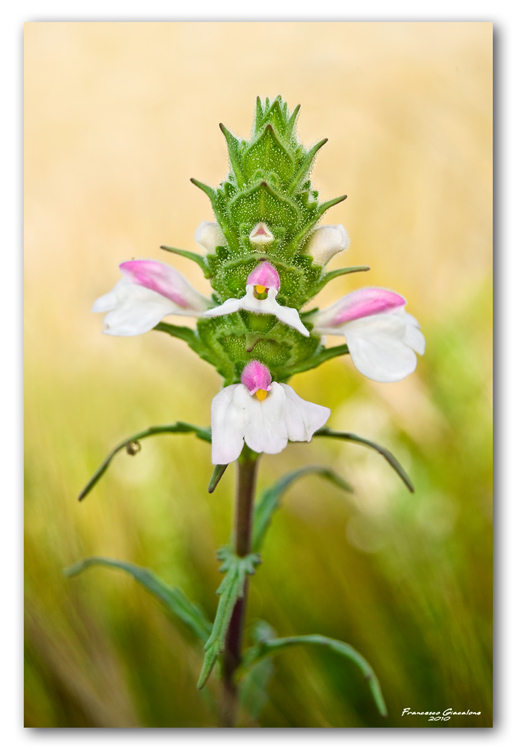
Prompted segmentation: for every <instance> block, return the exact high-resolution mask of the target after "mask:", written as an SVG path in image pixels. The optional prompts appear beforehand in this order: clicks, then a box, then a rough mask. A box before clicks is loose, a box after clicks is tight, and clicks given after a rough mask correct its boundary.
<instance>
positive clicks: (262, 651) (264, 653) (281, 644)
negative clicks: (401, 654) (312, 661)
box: [240, 635, 387, 716]
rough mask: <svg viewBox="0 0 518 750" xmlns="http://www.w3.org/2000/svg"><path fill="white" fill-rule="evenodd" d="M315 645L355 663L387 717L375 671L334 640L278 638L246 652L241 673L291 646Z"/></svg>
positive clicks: (380, 709)
mask: <svg viewBox="0 0 518 750" xmlns="http://www.w3.org/2000/svg"><path fill="white" fill-rule="evenodd" d="M306 644H309V645H315V646H326V647H327V648H329V649H331V651H334V652H335V653H336V654H340V656H344V657H345V658H346V659H350V660H351V661H353V662H354V663H355V664H356V665H357V666H358V667H359V668H360V669H361V671H362V674H363V676H364V677H365V679H366V680H367V684H368V686H369V690H370V692H371V694H372V697H373V699H374V702H375V703H376V707H377V709H378V711H379V712H380V714H381V715H382V716H386V715H387V707H386V705H385V701H384V699H383V694H382V692H381V687H380V684H379V681H378V678H377V677H376V675H375V673H374V670H373V669H372V667H371V666H370V664H369V663H368V661H367V660H366V659H364V657H363V656H362V655H361V654H359V653H358V651H356V649H354V648H353V647H352V646H350V645H349V644H348V643H343V642H342V641H337V640H335V639H334V638H326V637H325V636H323V635H297V636H293V637H290V638H276V639H275V640H272V641H266V642H265V643H260V644H258V645H257V646H252V647H251V648H249V649H248V651H246V652H245V654H244V656H243V662H242V665H241V667H240V672H244V671H245V670H246V669H248V668H249V667H250V666H252V665H253V664H255V663H257V662H258V661H260V660H261V659H264V658H266V657H268V656H270V655H271V654H273V653H274V652H276V651H280V650H281V649H283V648H287V647H289V646H299V645H306Z"/></svg>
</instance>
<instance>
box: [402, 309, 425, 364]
mask: <svg viewBox="0 0 518 750" xmlns="http://www.w3.org/2000/svg"><path fill="white" fill-rule="evenodd" d="M404 315H405V321H406V330H405V339H404V341H405V344H408V346H411V347H412V349H413V350H414V351H415V352H417V353H418V354H420V355H421V356H422V355H423V354H424V350H425V345H426V342H425V338H424V336H423V334H422V333H421V331H420V330H419V323H418V322H417V320H416V319H415V318H414V316H413V315H410V313H405V314H404Z"/></svg>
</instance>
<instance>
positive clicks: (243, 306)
mask: <svg viewBox="0 0 518 750" xmlns="http://www.w3.org/2000/svg"><path fill="white" fill-rule="evenodd" d="M280 286H281V280H280V277H279V274H278V272H277V270H276V269H275V268H274V267H273V266H272V264H271V263H269V262H268V261H267V260H266V261H263V262H262V263H260V264H259V265H258V266H257V267H256V268H254V270H253V271H252V273H251V274H250V275H249V276H248V278H247V280H246V294H245V296H244V297H241V299H227V300H226V301H225V302H223V304H222V305H219V307H213V308H212V309H211V310H207V312H206V313H205V314H204V316H203V317H205V318H215V317H218V316H220V315H231V314H232V313H235V312H238V311H239V310H248V311H249V312H254V313H260V314H263V315H275V317H276V318H278V319H279V320H280V321H281V322H282V323H285V324H286V325H287V326H290V327H291V328H295V330H297V331H298V332H299V333H301V334H302V335H303V336H309V331H308V329H307V328H306V326H305V325H304V324H303V323H302V321H301V319H300V316H299V313H298V312H297V310H295V308H294V307H284V306H283V305H279V303H278V302H277V300H276V297H277V295H278V293H279V289H280Z"/></svg>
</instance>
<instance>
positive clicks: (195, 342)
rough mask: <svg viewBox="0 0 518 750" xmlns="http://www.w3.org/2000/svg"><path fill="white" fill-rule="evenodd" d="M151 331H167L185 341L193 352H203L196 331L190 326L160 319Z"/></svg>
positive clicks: (200, 353)
mask: <svg viewBox="0 0 518 750" xmlns="http://www.w3.org/2000/svg"><path fill="white" fill-rule="evenodd" d="M153 331H162V332H163V333H168V334H169V336H173V337H174V338H176V339H181V340H182V341H185V343H186V344H187V345H188V346H190V348H191V349H192V350H193V352H196V354H199V355H200V356H202V354H203V352H204V347H203V345H202V342H201V341H200V339H199V338H198V336H197V334H196V331H194V330H193V329H192V328H188V327H187V326H175V325H173V324H172V323H164V321H161V322H160V323H157V324H156V326H155V327H154V328H153Z"/></svg>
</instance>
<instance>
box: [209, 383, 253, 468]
mask: <svg viewBox="0 0 518 750" xmlns="http://www.w3.org/2000/svg"><path fill="white" fill-rule="evenodd" d="M249 400H252V397H251V396H250V394H249V393H248V390H247V388H246V386H244V385H242V384H239V385H229V386H227V388H223V390H222V391H220V392H219V393H218V394H217V396H216V397H215V398H214V399H213V400H212V408H211V424H212V463H213V464H229V463H230V462H231V461H235V460H236V459H237V458H239V455H240V453H241V451H242V449H243V444H244V434H245V427H246V424H247V421H248V418H249V413H248V407H249Z"/></svg>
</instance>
